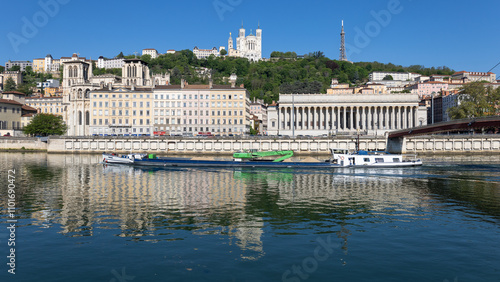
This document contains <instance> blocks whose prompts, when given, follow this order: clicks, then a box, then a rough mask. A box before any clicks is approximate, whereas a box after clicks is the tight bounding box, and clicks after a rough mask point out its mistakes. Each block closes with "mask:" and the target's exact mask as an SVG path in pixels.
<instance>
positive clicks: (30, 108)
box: [21, 105, 38, 113]
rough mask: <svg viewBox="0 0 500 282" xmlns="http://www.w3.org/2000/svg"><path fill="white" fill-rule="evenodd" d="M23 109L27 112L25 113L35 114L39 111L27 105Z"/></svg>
mask: <svg viewBox="0 0 500 282" xmlns="http://www.w3.org/2000/svg"><path fill="white" fill-rule="evenodd" d="M21 109H23V110H25V111H30V112H35V113H36V112H37V111H38V110H37V109H35V108H33V107H30V106H27V105H23V106H22V107H21Z"/></svg>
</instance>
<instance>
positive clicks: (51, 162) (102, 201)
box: [0, 153, 500, 282]
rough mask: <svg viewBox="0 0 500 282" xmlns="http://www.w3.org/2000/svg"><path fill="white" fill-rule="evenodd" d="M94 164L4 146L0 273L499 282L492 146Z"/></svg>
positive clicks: (499, 205) (29, 277)
mask: <svg viewBox="0 0 500 282" xmlns="http://www.w3.org/2000/svg"><path fill="white" fill-rule="evenodd" d="M100 160H101V156H99V155H56V154H45V153H25V154H22V153H1V154H0V171H1V177H0V180H1V183H2V186H1V187H0V203H1V207H0V210H1V217H2V221H1V231H0V239H1V240H0V257H2V259H1V262H2V263H1V265H2V266H1V268H0V270H1V273H0V280H1V281H116V282H118V281H295V282H297V281H498V279H499V277H500V156H498V155H489V156H488V155H482V156H446V157H429V156H428V157H424V166H422V167H417V168H405V169H350V168H349V169H331V170H330V169H324V170H307V169H303V170H300V169H275V170H269V169H265V170H264V169H241V170H238V169H236V170H235V169H137V168H133V167H128V166H120V165H114V166H113V165H107V166H105V165H102V164H99V161H100ZM9 187H10V188H11V189H10V190H9ZM12 195H13V196H12ZM14 206H15V207H14ZM9 207H10V208H9ZM11 226H12V227H11ZM12 238H14V240H12ZM9 239H10V241H9ZM12 242H15V246H9V243H12ZM12 248H13V249H14V252H13V253H14V255H15V256H14V265H12V264H10V265H9V264H8V263H9V262H10V263H12V258H13V257H12V250H11V249H12ZM8 256H10V258H8ZM12 268H14V270H12ZM9 270H10V271H11V272H9ZM13 272H14V273H15V274H12V273H13Z"/></svg>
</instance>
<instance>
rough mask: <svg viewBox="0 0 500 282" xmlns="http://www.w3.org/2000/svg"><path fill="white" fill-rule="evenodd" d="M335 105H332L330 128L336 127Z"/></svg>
mask: <svg viewBox="0 0 500 282" xmlns="http://www.w3.org/2000/svg"><path fill="white" fill-rule="evenodd" d="M335 108H336V107H335V106H334V107H332V129H338V128H337V121H338V116H337V114H338V113H337V112H335Z"/></svg>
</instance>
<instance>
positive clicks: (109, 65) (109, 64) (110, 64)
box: [97, 56, 125, 69]
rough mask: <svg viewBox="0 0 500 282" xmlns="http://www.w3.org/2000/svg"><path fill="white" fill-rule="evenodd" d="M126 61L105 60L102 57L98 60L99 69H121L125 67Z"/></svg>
mask: <svg viewBox="0 0 500 282" xmlns="http://www.w3.org/2000/svg"><path fill="white" fill-rule="evenodd" d="M124 60H125V59H123V58H113V59H105V58H104V57H103V56H100V57H99V58H98V59H97V67H98V68H100V69H119V68H121V67H122V66H123V64H124Z"/></svg>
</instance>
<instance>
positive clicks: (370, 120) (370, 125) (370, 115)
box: [367, 107, 373, 130]
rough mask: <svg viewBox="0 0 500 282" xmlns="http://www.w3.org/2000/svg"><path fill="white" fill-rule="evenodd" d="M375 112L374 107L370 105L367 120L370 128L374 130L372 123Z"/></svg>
mask: <svg viewBox="0 0 500 282" xmlns="http://www.w3.org/2000/svg"><path fill="white" fill-rule="evenodd" d="M372 115H373V113H372V107H368V119H367V122H368V128H367V129H368V130H373V125H372V121H373V117H372Z"/></svg>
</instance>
